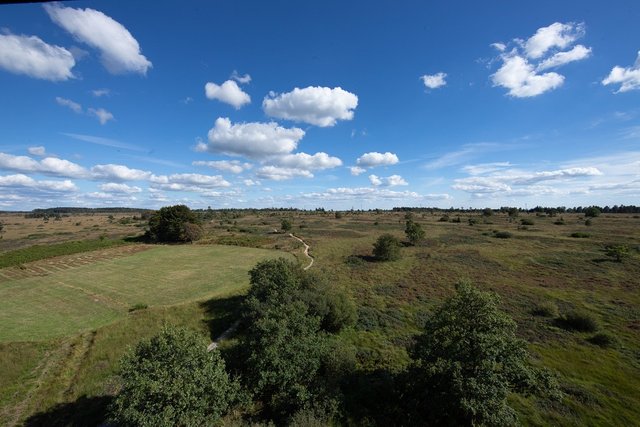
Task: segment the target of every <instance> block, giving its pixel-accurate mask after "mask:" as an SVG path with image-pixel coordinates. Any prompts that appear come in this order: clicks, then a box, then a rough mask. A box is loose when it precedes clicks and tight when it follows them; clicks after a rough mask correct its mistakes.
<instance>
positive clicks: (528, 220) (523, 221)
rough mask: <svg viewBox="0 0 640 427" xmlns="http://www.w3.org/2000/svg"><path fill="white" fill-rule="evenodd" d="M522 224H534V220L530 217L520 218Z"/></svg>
mask: <svg viewBox="0 0 640 427" xmlns="http://www.w3.org/2000/svg"><path fill="white" fill-rule="evenodd" d="M520 224H522V225H533V224H534V222H533V220H531V219H529V218H522V219H521V220H520Z"/></svg>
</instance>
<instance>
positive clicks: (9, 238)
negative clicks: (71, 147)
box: [0, 210, 640, 426]
mask: <svg viewBox="0 0 640 427" xmlns="http://www.w3.org/2000/svg"><path fill="white" fill-rule="evenodd" d="M142 214H143V213H142V212H126V213H112V214H107V213H104V214H90V213H85V214H72V215H68V216H65V215H62V216H59V217H57V218H56V217H49V218H47V219H46V220H45V219H44V218H42V217H40V218H25V217H24V215H23V214H0V221H2V223H3V224H4V228H3V234H2V239H1V240H0V325H1V326H0V384H2V386H0V424H2V425H19V424H22V423H26V424H27V425H29V424H32V425H36V424H38V423H43V422H44V423H46V421H47V420H49V421H51V420H66V421H65V422H66V423H73V422H75V423H76V424H82V423H89V424H90V423H95V422H99V421H100V420H101V417H103V416H104V410H105V407H106V404H107V403H108V402H109V401H110V399H111V396H112V395H113V393H114V392H115V391H116V390H117V388H118V378H117V376H116V375H115V372H116V368H117V364H118V360H119V359H120V358H121V356H122V355H123V354H124V353H125V352H126V351H127V348H129V347H130V346H131V345H133V344H135V343H136V342H138V341H139V340H140V339H142V338H145V337H149V336H151V335H153V334H155V333H157V332H158V331H159V330H160V329H161V328H162V326H163V325H164V324H167V323H171V324H175V325H181V326H187V327H189V328H192V329H196V330H199V331H202V332H203V333H206V334H207V335H208V336H210V337H211V338H214V337H216V336H218V335H219V334H220V333H222V332H223V331H224V330H226V328H227V327H228V326H229V325H231V324H233V323H234V322H235V321H236V320H237V318H238V308H239V306H240V303H241V301H242V299H243V295H244V293H245V291H246V289H247V286H248V283H249V278H248V275H247V272H248V270H249V269H251V268H252V267H253V266H254V265H255V264H256V262H258V261H259V260H263V259H268V258H274V257H278V256H287V257H290V258H291V259H295V258H297V259H299V261H300V263H304V265H306V264H307V259H306V258H305V256H304V253H303V251H304V248H303V246H302V244H301V243H300V242H299V241H298V240H295V239H292V238H291V237H290V236H289V234H288V233H278V232H275V231H276V230H279V229H280V227H281V224H282V220H283V219H286V220H288V221H289V223H290V225H291V230H290V232H292V233H294V234H295V235H296V236H298V237H300V238H302V239H303V240H304V241H305V242H306V243H307V244H309V245H310V251H309V254H310V255H311V256H313V257H314V260H315V263H314V265H313V267H312V270H317V271H318V272H319V273H321V274H323V275H324V276H326V277H327V280H328V281H329V283H331V285H332V286H335V287H336V288H339V289H341V290H342V291H345V292H346V293H348V294H349V295H350V297H351V298H352V299H353V301H354V302H355V304H356V307H357V314H358V316H357V321H356V323H355V325H354V326H353V327H350V328H347V329H345V330H343V331H341V332H340V334H339V335H338V338H339V339H340V340H341V341H342V342H344V343H345V344H347V345H349V346H351V347H352V348H353V349H354V354H355V363H356V370H357V373H358V374H359V375H360V377H359V378H360V380H359V384H360V385H359V387H360V388H359V389H358V388H357V387H356V391H357V392H359V393H360V395H359V397H358V399H359V400H360V401H364V400H366V399H369V398H373V396H371V395H367V394H366V393H367V390H369V393H373V392H372V391H371V390H375V385H376V384H378V385H379V384H382V383H383V382H384V381H383V378H384V374H385V373H391V374H393V373H397V372H400V371H402V370H403V369H405V368H406V367H407V366H408V364H409V363H410V358H409V353H408V349H409V348H410V347H411V346H412V345H413V342H414V338H415V335H416V334H417V333H418V332H419V331H420V328H421V327H422V325H423V324H424V319H425V318H426V317H427V316H428V315H429V313H430V312H432V310H433V308H434V307H435V306H437V305H438V304H439V303H440V302H441V301H442V300H443V299H444V298H446V297H448V296H450V295H452V294H453V293H454V285H455V283H456V282H458V281H460V280H462V279H465V280H469V281H470V282H472V283H473V284H474V285H475V286H477V287H478V288H480V289H482V290H490V291H493V292H495V293H497V294H498V295H499V296H500V297H501V309H502V310H504V311H506V312H507V313H508V314H509V315H510V316H511V317H512V318H513V319H514V320H515V322H516V323H517V326H518V329H517V334H518V336H519V337H521V338H523V339H525V340H526V341H527V342H528V348H529V351H530V352H531V353H532V355H533V356H534V364H535V365H536V366H539V367H546V368H549V369H550V370H551V371H553V372H554V373H555V374H556V375H557V378H558V382H559V385H560V389H561V391H562V393H563V397H562V400H561V401H553V400H547V399H544V398H537V397H521V396H515V395H514V396H512V397H511V398H510V404H511V406H513V407H514V408H515V409H516V411H517V412H518V415H519V418H520V421H521V422H522V423H523V424H527V425H576V426H577V425H602V424H607V425H633V424H636V423H637V422H638V421H637V420H638V419H640V409H638V408H640V290H639V286H640V280H639V279H638V278H639V277H640V254H639V253H638V249H639V245H640V218H638V216H637V215H636V216H634V215H632V214H602V215H600V216H598V217H595V218H592V219H591V220H590V221H589V222H588V223H587V222H586V221H587V218H585V217H584V215H583V214H577V213H558V214H554V215H553V216H551V215H548V214H545V213H542V212H538V213H536V212H520V213H519V214H518V215H517V216H515V215H512V216H509V215H508V214H507V213H506V212H498V211H495V212H491V213H490V214H489V212H486V211H485V212H484V214H483V212H482V211H473V212H462V211H460V212H444V211H434V210H418V211H414V212H412V213H410V214H408V213H407V212H404V211H370V212H358V211H348V212H342V213H341V214H338V215H336V214H335V213H334V212H324V211H313V212H309V211H307V212H304V211H291V210H279V211H209V212H207V211H205V212H203V213H202V214H203V216H204V218H205V223H204V225H205V236H204V238H203V239H202V240H200V241H198V242H197V243H196V244H186V245H149V244H144V243H140V242H139V241H137V239H136V238H135V237H136V236H138V235H140V234H141V233H142V232H143V229H144V227H145V225H146V221H145V220H144V219H143V218H142ZM408 217H411V218H410V219H411V220H412V221H414V222H415V223H418V224H420V226H421V227H422V229H423V230H424V231H425V237H424V238H423V239H421V240H420V241H418V242H417V243H416V244H415V245H409V244H406V245H404V246H403V247H401V248H400V255H401V256H400V258H399V259H397V260H394V261H388V262H377V261H376V260H375V259H374V258H373V257H372V246H373V243H374V242H375V241H376V239H377V238H378V237H379V236H380V235H382V234H385V233H389V234H391V235H394V236H396V237H397V238H398V239H399V240H401V241H405V240H406V237H405V233H404V231H405V223H406V221H407V219H408ZM587 224H588V225H587ZM73 242H81V243H73ZM612 247H624V248H627V249H628V251H626V252H625V253H624V257H623V258H621V259H617V258H616V257H615V256H613V255H612V252H611V250H610V248H612ZM47 248H48V249H47ZM51 248H57V249H56V250H54V251H53V253H52V249H51ZM607 248H609V250H607ZM56 251H57V252H58V253H59V254H60V256H54V257H52V255H56V254H57V253H56ZM3 262H4V264H3ZM585 324H586V325H587V326H588V327H582V326H581V325H585ZM576 325H577V326H576ZM237 345H238V340H235V339H233V338H232V339H231V340H229V341H228V342H226V343H225V344H224V345H223V346H224V347H226V348H227V349H232V348H233V347H234V346H237ZM349 405H351V406H349ZM347 406H348V407H349V409H350V410H351V412H350V413H349V414H348V416H347V418H348V419H349V420H350V422H352V423H354V424H359V423H360V422H362V421H363V420H365V419H366V420H368V421H369V422H375V421H378V423H379V424H380V423H381V422H383V420H382V421H381V420H376V419H375V416H374V415H371V414H369V413H367V410H369V408H368V407H367V405H364V404H357V403H353V402H351V403H349V402H348V403H347ZM63 424H64V423H63Z"/></svg>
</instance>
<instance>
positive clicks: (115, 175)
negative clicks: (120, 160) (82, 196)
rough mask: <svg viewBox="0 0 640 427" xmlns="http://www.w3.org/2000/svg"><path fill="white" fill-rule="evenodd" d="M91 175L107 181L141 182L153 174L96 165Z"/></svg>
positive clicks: (118, 166) (119, 167) (112, 165)
mask: <svg viewBox="0 0 640 427" xmlns="http://www.w3.org/2000/svg"><path fill="white" fill-rule="evenodd" d="M91 174H92V176H93V178H94V179H101V180H105V181H139V180H146V179H149V178H150V177H151V172H147V171H142V170H139V169H131V168H129V167H128V166H124V165H114V164H106V165H95V166H94V167H92V168H91Z"/></svg>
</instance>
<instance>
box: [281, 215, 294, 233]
mask: <svg viewBox="0 0 640 427" xmlns="http://www.w3.org/2000/svg"><path fill="white" fill-rule="evenodd" d="M292 227H293V224H292V223H291V220H290V219H287V218H283V219H282V221H280V228H282V231H291V228H292Z"/></svg>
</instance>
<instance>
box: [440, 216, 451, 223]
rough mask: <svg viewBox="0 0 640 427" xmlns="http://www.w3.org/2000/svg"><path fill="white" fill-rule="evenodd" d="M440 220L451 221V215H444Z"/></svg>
mask: <svg viewBox="0 0 640 427" xmlns="http://www.w3.org/2000/svg"><path fill="white" fill-rule="evenodd" d="M438 221H439V222H449V215H442V216H441V217H440V219H439V220H438Z"/></svg>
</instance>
